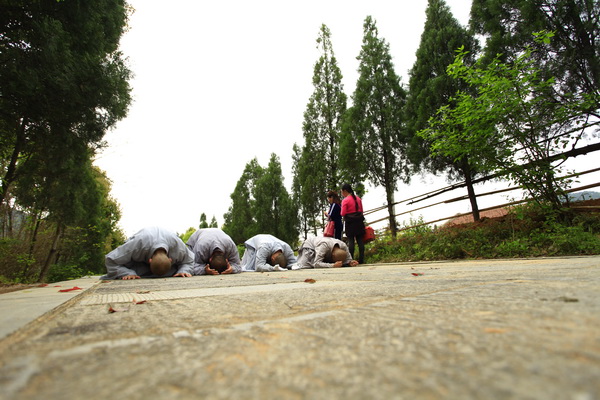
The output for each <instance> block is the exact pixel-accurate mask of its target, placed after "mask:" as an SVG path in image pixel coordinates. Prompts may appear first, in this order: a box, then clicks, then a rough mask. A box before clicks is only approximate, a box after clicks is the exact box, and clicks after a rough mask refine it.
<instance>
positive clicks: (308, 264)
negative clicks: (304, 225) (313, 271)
mask: <svg viewBox="0 0 600 400" xmlns="http://www.w3.org/2000/svg"><path fill="white" fill-rule="evenodd" d="M336 244H337V245H338V246H339V247H340V248H341V249H342V250H345V251H346V253H347V257H346V260H344V263H343V264H344V265H345V266H348V265H350V261H352V256H351V255H350V252H349V251H348V246H346V243H344V242H342V241H341V240H338V239H334V238H332V237H324V236H314V237H309V238H308V239H306V240H305V241H304V243H302V246H300V249H298V267H300V268H332V267H333V265H334V263H332V262H331V260H332V258H331V253H332V251H333V247H334V246H335V245H336Z"/></svg>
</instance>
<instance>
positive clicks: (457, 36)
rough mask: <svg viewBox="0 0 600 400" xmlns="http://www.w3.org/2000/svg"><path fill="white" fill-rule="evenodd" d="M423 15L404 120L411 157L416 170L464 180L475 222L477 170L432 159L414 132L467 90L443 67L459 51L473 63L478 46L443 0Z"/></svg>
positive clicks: (431, 0) (461, 161)
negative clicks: (465, 50) (462, 50)
mask: <svg viewBox="0 0 600 400" xmlns="http://www.w3.org/2000/svg"><path fill="white" fill-rule="evenodd" d="M425 13H426V16H427V18H426V21H425V27H424V29H423V33H422V35H421V43H420V45H419V48H418V49H417V54H416V56H417V58H416V61H415V63H414V65H413V67H412V69H411V70H410V73H409V74H410V79H409V92H408V99H407V102H406V121H407V125H408V132H409V135H410V138H411V139H410V144H411V145H410V147H409V151H410V158H411V162H412V164H413V166H414V167H415V168H416V169H421V168H423V169H425V170H428V171H429V172H432V173H434V174H437V173H439V172H446V173H447V174H448V179H449V180H455V179H461V180H462V179H464V180H465V181H466V183H467V192H468V194H469V200H470V202H471V209H472V211H473V218H474V219H475V220H476V221H477V220H479V207H478V205H477V197H476V195H475V190H474V188H473V183H472V180H473V179H474V178H475V177H476V176H477V174H478V172H479V171H478V170H477V169H475V168H474V167H473V163H472V162H471V161H470V159H469V157H466V156H465V157H463V158H461V159H457V160H453V159H448V158H446V157H440V156H439V154H438V157H431V154H430V152H429V144H428V143H427V142H424V141H423V139H422V138H421V137H420V136H418V135H417V134H416V133H417V132H418V131H419V130H421V129H424V128H426V127H427V126H428V121H429V119H430V118H432V117H434V116H435V114H436V112H437V110H438V109H439V108H440V107H442V106H444V105H446V104H448V103H449V102H450V99H451V98H452V97H453V96H454V95H455V94H456V92H457V91H458V90H459V89H461V90H466V88H467V85H466V84H465V83H464V82H462V81H460V80H459V79H456V78H452V77H450V76H449V75H448V74H447V73H446V68H447V67H448V65H450V64H452V62H454V58H455V56H456V51H457V50H458V49H459V48H464V49H467V50H468V51H470V53H468V55H467V56H466V57H465V59H464V62H466V63H471V64H472V63H473V57H474V54H475V52H476V51H477V50H478V45H477V42H476V40H475V38H474V37H473V36H472V35H471V34H470V33H469V32H468V31H467V29H465V28H463V27H462V26H461V25H460V23H459V22H458V21H457V20H456V18H454V16H453V15H452V12H451V11H450V8H449V7H448V6H447V4H446V2H445V1H444V0H429V2H428V6H427V9H426V11H425ZM466 129H470V128H469V127H466Z"/></svg>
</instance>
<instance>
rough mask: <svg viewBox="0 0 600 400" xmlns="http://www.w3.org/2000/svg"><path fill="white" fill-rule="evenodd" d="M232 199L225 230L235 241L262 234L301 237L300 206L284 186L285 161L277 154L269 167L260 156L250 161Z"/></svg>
mask: <svg viewBox="0 0 600 400" xmlns="http://www.w3.org/2000/svg"><path fill="white" fill-rule="evenodd" d="M231 199H232V204H231V206H230V207H229V210H228V212H227V213H226V214H225V215H224V218H225V224H224V225H223V230H224V231H225V232H226V233H227V234H228V235H229V236H231V238H232V239H233V241H234V242H236V243H238V244H241V243H243V242H245V241H246V240H247V239H249V238H250V237H252V236H254V235H257V234H259V233H268V234H271V235H273V236H276V237H278V238H279V239H281V240H283V241H285V242H287V243H290V244H292V243H295V242H296V241H297V240H298V228H297V226H298V215H297V209H296V208H295V206H294V203H293V202H292V199H291V197H290V196H289V194H288V192H287V190H286V189H285V186H284V185H283V175H282V172H281V164H280V162H279V158H278V157H277V156H276V155H275V154H272V155H271V159H270V161H269V165H268V166H267V168H263V167H261V166H260V165H259V164H258V161H257V160H256V159H253V160H252V161H250V162H249V163H248V164H246V168H245V169H244V173H243V174H242V177H241V178H240V179H239V181H238V183H237V184H236V187H235V190H234V192H233V193H232V194H231Z"/></svg>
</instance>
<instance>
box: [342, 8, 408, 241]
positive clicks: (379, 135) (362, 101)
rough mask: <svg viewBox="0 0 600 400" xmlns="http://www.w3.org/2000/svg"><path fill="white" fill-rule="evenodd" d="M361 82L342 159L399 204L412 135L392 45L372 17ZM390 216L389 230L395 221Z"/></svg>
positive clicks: (367, 21) (362, 54)
mask: <svg viewBox="0 0 600 400" xmlns="http://www.w3.org/2000/svg"><path fill="white" fill-rule="evenodd" d="M357 58H358V60H359V67H358V72H359V78H358V81H357V82H356V89H355V90H354V93H353V95H352V103H353V105H352V107H351V108H349V109H348V111H347V112H346V114H345V115H344V131H343V136H342V146H341V149H340V151H341V154H340V158H341V160H342V166H343V168H344V169H345V170H348V171H354V173H353V174H352V175H353V176H364V177H366V179H368V180H369V181H370V182H371V183H372V184H373V185H375V186H383V187H384V188H385V191H386V200H387V203H388V204H393V203H394V192H395V190H396V188H397V186H398V181H399V180H404V181H405V182H406V181H408V175H407V173H408V164H407V152H406V148H407V136H406V130H405V126H404V122H403V120H402V116H403V107H404V104H405V100H406V92H405V90H404V88H403V87H402V86H401V85H400V78H399V77H398V75H396V72H395V71H394V64H393V62H392V57H391V55H390V50H389V45H388V44H387V43H386V42H385V40H384V39H382V38H380V37H379V32H378V30H377V26H376V24H375V21H374V20H373V19H372V18H371V17H370V16H369V17H367V18H366V19H365V22H364V24H363V43H362V47H361V51H360V54H359V56H358V57H357ZM389 211H390V216H389V219H390V228H391V230H392V234H395V232H396V220H395V218H394V215H393V212H392V209H391V208H390V209H389Z"/></svg>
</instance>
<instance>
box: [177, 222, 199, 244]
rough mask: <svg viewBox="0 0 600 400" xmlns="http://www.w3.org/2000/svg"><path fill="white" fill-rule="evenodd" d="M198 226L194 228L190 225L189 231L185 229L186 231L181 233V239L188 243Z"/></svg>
mask: <svg viewBox="0 0 600 400" xmlns="http://www.w3.org/2000/svg"><path fill="white" fill-rule="evenodd" d="M196 230H197V229H196V228H194V227H193V226H190V227H189V228H188V229H187V231H185V232H184V233H182V234H180V235H179V237H180V238H181V240H183V243H187V241H188V239H189V238H190V236H192V234H193V233H194V232H196Z"/></svg>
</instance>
